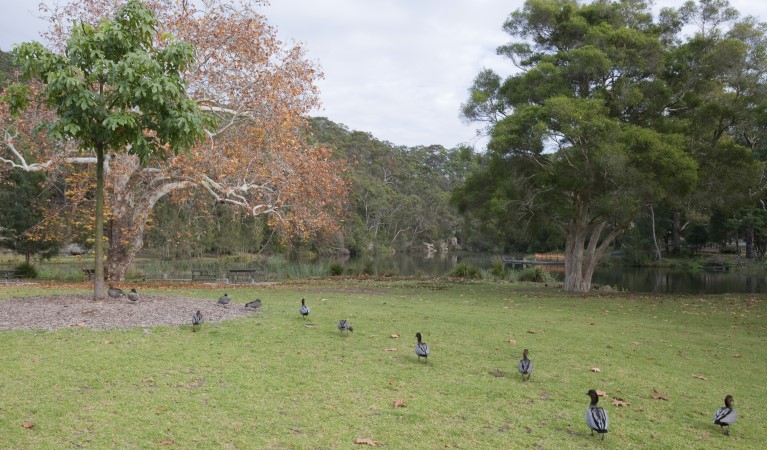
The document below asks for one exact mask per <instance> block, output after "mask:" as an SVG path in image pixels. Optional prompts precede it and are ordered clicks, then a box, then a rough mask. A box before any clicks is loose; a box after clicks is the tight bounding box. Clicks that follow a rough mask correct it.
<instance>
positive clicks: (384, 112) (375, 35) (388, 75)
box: [0, 0, 767, 150]
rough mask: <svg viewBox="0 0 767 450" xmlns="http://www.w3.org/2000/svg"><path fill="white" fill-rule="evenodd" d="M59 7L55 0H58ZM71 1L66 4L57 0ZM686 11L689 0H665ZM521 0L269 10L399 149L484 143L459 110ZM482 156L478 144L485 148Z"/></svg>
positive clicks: (745, 3) (20, 22) (764, 4)
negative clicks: (502, 28)
mask: <svg viewBox="0 0 767 450" xmlns="http://www.w3.org/2000/svg"><path fill="white" fill-rule="evenodd" d="M52 1H55V0H52ZM59 1H61V2H65V0H59ZM38 3H39V0H0V5H1V6H2V7H1V8H0V49H3V50H9V49H10V48H11V47H12V46H13V44H15V43H18V42H23V41H27V40H35V39H38V37H39V33H40V31H42V30H43V28H44V27H45V24H44V23H42V22H41V21H39V20H38V19H36V18H35V15H36V12H37V4H38ZM656 3H657V4H658V5H660V6H675V7H678V6H680V5H682V4H683V3H684V2H683V1H682V0H678V1H675V0H659V1H657V2H656ZM730 3H731V4H732V5H733V6H734V7H735V8H737V9H738V10H739V11H740V12H741V14H742V15H754V16H756V17H758V18H759V19H760V20H762V21H767V1H765V0H730ZM522 4H523V0H505V1H504V0H271V5H270V6H267V7H264V8H262V13H263V14H264V15H265V16H266V17H267V18H268V20H269V23H270V24H272V25H274V26H276V27H277V29H278V31H279V35H280V37H281V39H282V40H283V41H285V42H291V41H296V42H299V43H302V44H303V46H304V47H305V48H306V49H307V51H308V57H309V58H310V59H311V60H313V61H316V62H318V63H319V65H320V66H321V67H322V71H323V72H324V74H325V77H324V79H323V80H321V81H320V82H319V87H320V91H321V99H322V103H323V108H322V109H321V110H319V111H316V112H315V113H314V115H321V116H326V117H328V118H329V119H330V120H333V121H334V122H338V123H342V124H344V125H346V126H347V127H348V128H349V129H351V130H359V131H367V132H370V133H371V134H373V136H375V137H376V138H378V139H381V140H385V141H389V142H391V143H393V144H396V145H406V146H415V145H431V144H441V145H443V146H445V147H448V148H451V147H455V146H456V145H458V144H462V143H467V144H470V145H474V144H477V145H478V146H482V145H483V144H484V140H479V141H478V140H477V138H476V133H475V130H476V128H477V127H478V125H477V124H465V123H463V122H462V121H461V119H460V115H459V110H460V105H461V103H463V102H464V101H465V100H466V98H467V95H468V88H469V86H471V83H472V81H473V79H474V77H475V76H476V75H477V73H478V72H479V71H480V70H481V69H482V68H483V67H488V68H492V69H494V70H496V71H497V72H498V73H500V74H501V75H505V74H509V73H510V72H511V71H512V70H513V66H512V65H511V64H510V63H509V62H508V61H506V60H504V59H503V58H500V57H498V56H496V54H495V48H496V47H498V46H499V45H501V44H504V43H506V42H507V41H508V40H509V36H508V35H506V34H505V33H504V32H503V31H501V25H502V24H503V22H504V20H505V19H506V17H507V16H508V14H509V13H510V12H512V11H513V10H515V9H517V8H519V7H521V5H522ZM478 150H479V148H478Z"/></svg>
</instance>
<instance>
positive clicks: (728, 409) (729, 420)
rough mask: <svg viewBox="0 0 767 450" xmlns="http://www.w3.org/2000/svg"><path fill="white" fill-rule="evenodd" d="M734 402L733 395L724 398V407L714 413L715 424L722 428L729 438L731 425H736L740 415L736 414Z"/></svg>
mask: <svg viewBox="0 0 767 450" xmlns="http://www.w3.org/2000/svg"><path fill="white" fill-rule="evenodd" d="M732 402H733V398H732V395H728V396H726V397H725V398H724V406H723V407H722V408H719V409H717V410H716V412H715V413H714V423H715V424H716V425H719V426H721V427H722V429H723V430H724V434H726V435H727V436H729V435H730V425H732V424H734V423H735V421H736V420H737V419H738V414H737V413H736V412H735V409H733V407H732ZM724 427H727V428H724Z"/></svg>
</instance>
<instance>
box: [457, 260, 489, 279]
mask: <svg viewBox="0 0 767 450" xmlns="http://www.w3.org/2000/svg"><path fill="white" fill-rule="evenodd" d="M450 276H451V277H458V278H482V271H481V270H480V269H479V267H477V266H475V265H474V264H466V263H458V264H456V266H455V267H454V268H453V271H452V272H450Z"/></svg>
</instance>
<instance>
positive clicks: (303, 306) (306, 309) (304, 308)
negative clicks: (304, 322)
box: [298, 299, 309, 319]
mask: <svg viewBox="0 0 767 450" xmlns="http://www.w3.org/2000/svg"><path fill="white" fill-rule="evenodd" d="M298 312H300V313H301V315H302V316H303V317H304V319H306V316H308V315H309V307H308V306H306V303H304V299H301V308H299V309H298Z"/></svg>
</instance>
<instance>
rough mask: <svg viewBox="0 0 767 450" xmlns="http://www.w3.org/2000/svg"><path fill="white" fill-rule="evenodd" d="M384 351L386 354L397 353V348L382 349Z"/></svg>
mask: <svg viewBox="0 0 767 450" xmlns="http://www.w3.org/2000/svg"><path fill="white" fill-rule="evenodd" d="M384 351H386V352H396V351H397V347H392V348H386V349H384Z"/></svg>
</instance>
